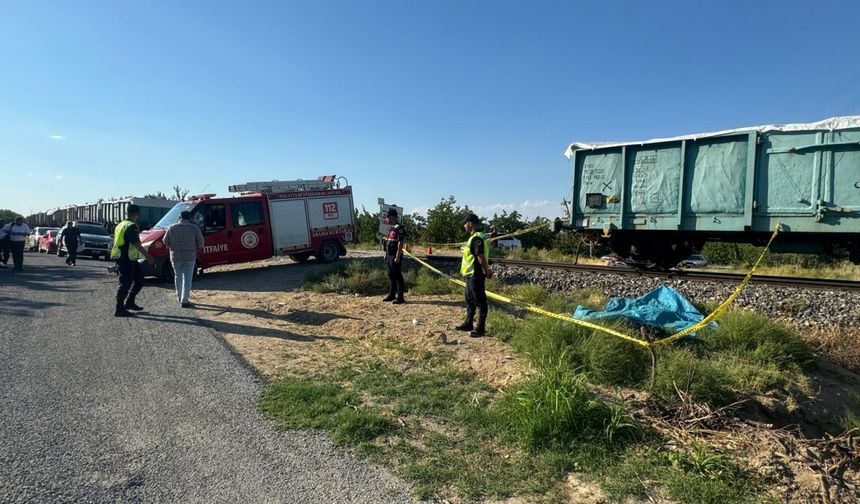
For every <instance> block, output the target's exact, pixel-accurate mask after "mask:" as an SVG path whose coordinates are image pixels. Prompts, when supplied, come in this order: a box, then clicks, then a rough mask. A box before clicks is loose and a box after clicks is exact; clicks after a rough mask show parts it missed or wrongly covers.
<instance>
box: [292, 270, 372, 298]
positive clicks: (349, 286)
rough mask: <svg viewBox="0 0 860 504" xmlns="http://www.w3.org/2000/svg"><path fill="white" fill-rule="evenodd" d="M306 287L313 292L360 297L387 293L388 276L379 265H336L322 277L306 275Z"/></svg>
mask: <svg viewBox="0 0 860 504" xmlns="http://www.w3.org/2000/svg"><path fill="white" fill-rule="evenodd" d="M305 283H306V285H307V286H308V287H309V288H310V289H311V290H312V291H314V292H320V293H329V292H342V293H350V294H359V295H362V296H369V295H377V294H380V293H383V292H387V291H388V286H389V283H388V274H387V272H386V271H385V268H384V267H383V266H382V265H381V264H372V263H369V262H366V261H355V262H350V263H345V264H342V265H338V266H336V267H334V268H333V269H331V270H328V271H326V272H324V273H323V274H322V275H308V276H307V277H306V278H305Z"/></svg>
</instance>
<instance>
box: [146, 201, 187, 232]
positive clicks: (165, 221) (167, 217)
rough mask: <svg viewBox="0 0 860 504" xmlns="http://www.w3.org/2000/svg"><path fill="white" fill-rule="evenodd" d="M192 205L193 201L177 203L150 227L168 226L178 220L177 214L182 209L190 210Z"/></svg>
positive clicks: (165, 227)
mask: <svg viewBox="0 0 860 504" xmlns="http://www.w3.org/2000/svg"><path fill="white" fill-rule="evenodd" d="M193 207H194V203H177V204H176V206H174V207H173V208H171V209H170V211H169V212H167V213H166V214H164V217H162V218H161V220H160V221H158V222H157V223H156V224H155V225H154V226H152V229H167V228H169V227H170V225H171V224H176V223H177V222H179V214H180V213H182V211H183V210H191V209H192V208H193Z"/></svg>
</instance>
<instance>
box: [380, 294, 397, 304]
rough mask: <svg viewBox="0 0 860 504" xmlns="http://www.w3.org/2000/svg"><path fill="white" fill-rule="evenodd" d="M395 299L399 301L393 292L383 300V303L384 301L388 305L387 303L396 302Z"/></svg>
mask: <svg viewBox="0 0 860 504" xmlns="http://www.w3.org/2000/svg"><path fill="white" fill-rule="evenodd" d="M395 299H397V298H396V297H395V296H394V293H393V292H389V293H388V295H387V296H385V297H384V298H382V301H384V302H386V303H387V302H389V301H394V300H395Z"/></svg>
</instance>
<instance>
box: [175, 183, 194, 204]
mask: <svg viewBox="0 0 860 504" xmlns="http://www.w3.org/2000/svg"><path fill="white" fill-rule="evenodd" d="M189 192H191V191H189V190H188V189H186V188H184V187H182V186H180V185H179V184H176V185H175V186H173V199H175V200H179V201H184V200H185V197H186V196H188V193H189Z"/></svg>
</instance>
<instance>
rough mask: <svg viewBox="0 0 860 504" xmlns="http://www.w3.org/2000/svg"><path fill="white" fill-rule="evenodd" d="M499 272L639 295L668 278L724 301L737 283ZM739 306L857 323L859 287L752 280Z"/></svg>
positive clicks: (704, 298)
mask: <svg viewBox="0 0 860 504" xmlns="http://www.w3.org/2000/svg"><path fill="white" fill-rule="evenodd" d="M493 272H494V273H495V275H496V277H498V278H499V279H501V280H502V281H504V282H506V283H510V284H519V283H536V284H539V285H542V286H544V287H546V288H548V289H552V290H559V291H570V290H576V289H595V290H597V291H600V292H603V293H604V294H606V295H607V296H610V297H639V296H641V295H643V294H645V293H647V292H648V291H650V290H652V289H654V288H655V287H657V286H659V285H661V284H666V285H668V286H669V287H672V288H673V289H675V290H677V291H678V292H680V293H681V294H683V295H684V296H685V297H687V299H689V300H690V301H692V302H695V303H721V302H722V301H724V300H725V299H726V298H728V297H729V295H731V293H732V292H734V290H735V288H737V285H736V284H730V283H723V282H707V281H706V282H702V281H694V280H684V279H678V278H674V279H665V278H655V277H649V276H633V275H623V274H619V275H613V274H611V273H590V272H570V271H564V270H552V269H540V268H525V267H521V266H506V265H501V264H495V265H493ZM734 307H735V308H748V309H753V310H755V311H757V312H759V313H761V314H764V315H767V316H769V317H772V318H779V319H782V320H785V321H786V322H787V323H789V324H790V325H793V326H795V327H800V328H804V327H833V326H848V325H850V326H856V325H857V324H858V323H860V292H845V291H836V290H819V289H803V288H793V287H774V286H770V285H762V284H748V285H747V286H746V287H745V288H744V290H743V291H742V292H741V294H740V295H739V296H738V298H737V299H736V300H735V303H734Z"/></svg>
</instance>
